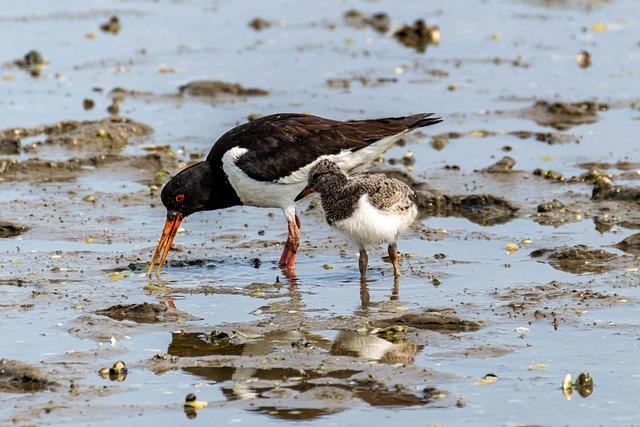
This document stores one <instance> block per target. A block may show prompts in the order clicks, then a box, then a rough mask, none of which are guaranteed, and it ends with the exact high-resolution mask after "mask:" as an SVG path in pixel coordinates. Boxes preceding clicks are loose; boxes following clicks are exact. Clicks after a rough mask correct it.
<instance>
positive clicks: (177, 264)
mask: <svg viewBox="0 0 640 427" xmlns="http://www.w3.org/2000/svg"><path fill="white" fill-rule="evenodd" d="M222 262H223V261H221V260H215V259H205V258H195V259H187V260H168V261H167V262H166V264H165V266H167V267H171V268H184V267H206V268H216V267H217V266H218V265H219V264H221V263H222ZM127 267H128V268H129V270H131V271H147V270H148V269H149V263H147V262H135V263H133V262H132V263H130V264H129V265H128V266H127ZM110 271H111V270H110ZM113 271H115V270H113Z"/></svg>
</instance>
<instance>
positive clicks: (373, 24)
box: [344, 9, 391, 33]
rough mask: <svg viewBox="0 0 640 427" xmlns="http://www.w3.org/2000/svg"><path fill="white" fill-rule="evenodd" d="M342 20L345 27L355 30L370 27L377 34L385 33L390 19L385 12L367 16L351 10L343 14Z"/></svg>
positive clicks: (389, 26)
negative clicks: (354, 28)
mask: <svg viewBox="0 0 640 427" xmlns="http://www.w3.org/2000/svg"><path fill="white" fill-rule="evenodd" d="M344 20H345V22H346V23H347V25H350V26H352V27H356V28H366V27H370V28H373V29H374V30H376V31H378V32H379V33H386V32H387V31H389V28H391V18H389V15H388V14H386V13H385V12H378V13H374V14H373V15H368V14H366V13H364V12H361V11H359V10H355V9H351V10H348V11H346V12H345V13H344Z"/></svg>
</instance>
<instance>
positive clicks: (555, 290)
mask: <svg viewBox="0 0 640 427" xmlns="http://www.w3.org/2000/svg"><path fill="white" fill-rule="evenodd" d="M491 295H492V296H493V297H495V298H497V299H498V300H500V301H501V302H500V304H497V305H494V306H493V309H494V310H495V311H496V312H499V313H502V314H506V315H507V316H509V317H517V318H519V319H521V320H522V318H523V317H524V318H528V319H529V321H534V320H535V321H549V322H551V324H552V326H553V328H554V329H557V328H558V326H559V325H560V324H561V323H573V322H575V320H576V319H577V318H578V317H580V316H582V315H583V314H584V313H587V312H589V311H590V310H592V309H594V308H605V307H612V306H614V305H617V304H620V302H621V301H626V299H625V298H623V297H621V296H620V295H618V294H616V293H613V294H609V293H606V292H598V291H594V290H593V289H591V288H589V287H579V285H578V284H574V283H562V282H559V281H556V280H554V281H551V282H549V283H545V284H542V285H527V286H512V287H509V288H507V289H504V290H499V289H496V290H494V291H493V292H492V293H491Z"/></svg>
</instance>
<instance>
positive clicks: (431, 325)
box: [378, 309, 482, 333]
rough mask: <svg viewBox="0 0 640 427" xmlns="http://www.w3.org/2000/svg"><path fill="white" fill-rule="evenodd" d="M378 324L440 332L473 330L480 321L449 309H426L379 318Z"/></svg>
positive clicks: (477, 326)
mask: <svg viewBox="0 0 640 427" xmlns="http://www.w3.org/2000/svg"><path fill="white" fill-rule="evenodd" d="M378 323H380V325H382V326H389V325H395V324H400V325H406V326H409V327H412V328H416V329H426V330H430V331H435V332H440V333H458V332H473V331H477V330H479V329H480V328H481V327H482V323H480V322H476V321H473V320H466V319H462V318H460V317H458V316H457V315H456V312H455V311H453V310H451V309H442V310H436V309H427V310H425V311H423V312H420V313H405V314H403V315H402V316H399V317H394V318H390V319H384V320H381V321H380V322H378Z"/></svg>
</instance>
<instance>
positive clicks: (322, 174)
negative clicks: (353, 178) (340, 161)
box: [308, 160, 347, 194]
mask: <svg viewBox="0 0 640 427" xmlns="http://www.w3.org/2000/svg"><path fill="white" fill-rule="evenodd" d="M346 182H347V176H346V175H345V174H344V172H342V170H340V168H339V167H338V165H336V164H335V163H334V162H332V161H331V160H320V161H319V162H318V163H316V164H315V165H314V166H313V167H312V168H311V170H310V171H309V178H308V186H309V187H310V188H311V189H313V191H316V192H318V193H320V194H322V193H325V192H328V191H331V190H334V189H336V188H337V187H340V186H342V185H344V184H345V183H346Z"/></svg>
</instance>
